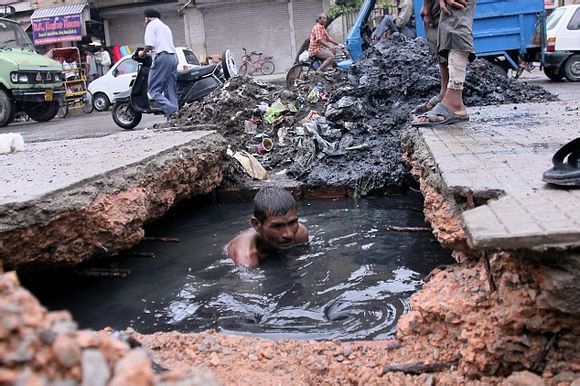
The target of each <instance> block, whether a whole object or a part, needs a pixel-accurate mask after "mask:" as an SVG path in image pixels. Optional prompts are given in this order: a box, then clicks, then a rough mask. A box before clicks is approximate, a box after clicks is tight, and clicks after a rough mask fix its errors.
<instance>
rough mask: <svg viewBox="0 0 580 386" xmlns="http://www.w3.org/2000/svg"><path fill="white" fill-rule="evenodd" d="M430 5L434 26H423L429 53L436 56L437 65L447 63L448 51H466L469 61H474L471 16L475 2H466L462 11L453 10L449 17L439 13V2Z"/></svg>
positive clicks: (435, 1)
mask: <svg viewBox="0 0 580 386" xmlns="http://www.w3.org/2000/svg"><path fill="white" fill-rule="evenodd" d="M426 1H427V0H426ZM431 3H432V6H433V8H432V9H433V20H434V22H435V26H434V27H431V26H428V25H427V24H425V34H426V35H427V40H428V42H429V52H431V53H432V54H433V55H436V56H437V60H438V62H439V63H447V55H449V50H459V51H467V52H469V60H470V61H472V60H473V59H475V48H474V46H473V14H474V13H475V3H476V0H468V2H467V7H465V8H464V9H461V10H460V9H453V10H452V14H451V15H450V16H447V15H446V14H445V13H444V12H441V9H440V8H439V0H431Z"/></svg>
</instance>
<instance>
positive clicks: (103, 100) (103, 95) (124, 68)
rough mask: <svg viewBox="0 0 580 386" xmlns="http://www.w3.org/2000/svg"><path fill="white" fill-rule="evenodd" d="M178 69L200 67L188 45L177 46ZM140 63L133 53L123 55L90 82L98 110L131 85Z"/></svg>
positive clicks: (108, 105) (94, 102)
mask: <svg viewBox="0 0 580 386" xmlns="http://www.w3.org/2000/svg"><path fill="white" fill-rule="evenodd" d="M175 49H176V54H177V71H178V72H182V71H187V70H190V69H192V68H196V67H199V66H200V64H199V59H198V58H197V56H196V55H195V53H194V52H193V51H192V50H191V49H190V48H187V47H176V48H175ZM138 66H139V63H137V62H136V61H135V60H133V59H132V58H131V55H127V56H124V57H122V58H121V59H120V60H119V61H118V62H117V63H115V64H114V65H113V66H112V67H111V69H110V70H109V71H108V72H107V73H106V74H105V75H103V76H101V77H100V78H98V79H96V80H94V81H92V82H91V84H89V91H90V92H91V94H92V95H93V105H94V106H95V110H97V111H105V110H107V109H109V107H110V106H111V103H112V102H113V100H114V98H115V95H117V94H118V93H120V92H122V91H126V90H128V89H129V88H130V87H131V82H132V81H133V79H135V77H136V76H137V70H138Z"/></svg>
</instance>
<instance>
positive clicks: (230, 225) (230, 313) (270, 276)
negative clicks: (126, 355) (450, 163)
mask: <svg viewBox="0 0 580 386" xmlns="http://www.w3.org/2000/svg"><path fill="white" fill-rule="evenodd" d="M421 205H422V203H421V200H420V198H419V197H417V196H395V197H387V198H365V199H360V200H354V199H336V200H310V201H301V202H300V203H299V206H300V208H299V215H300V221H301V222H303V223H304V224H305V225H306V226H307V227H308V229H309V231H310V245H309V246H307V247H299V248H295V249H294V250H292V251H290V252H289V253H288V254H286V255H283V256H282V255H281V256H278V257H276V258H272V259H270V260H268V261H266V262H265V263H264V264H263V265H262V266H261V267H260V268H258V269H252V270H247V269H241V268H238V267H236V266H234V264H233V263H232V262H231V261H230V260H229V259H228V258H227V257H226V256H224V255H223V252H222V248H223V246H224V245H225V244H226V243H227V242H228V241H229V240H230V239H231V238H232V237H233V236H235V235H236V234H237V233H239V232H240V231H242V230H244V229H246V228H247V226H248V224H249V219H250V217H251V210H252V205H251V203H242V204H224V205H200V206H195V205H188V206H183V207H181V208H180V209H179V210H178V211H175V212H174V213H173V214H172V215H170V216H168V217H166V218H164V219H162V220H161V221H158V222H157V223H155V224H153V225H152V226H150V227H148V228H147V230H146V233H147V234H148V235H155V236H165V237H177V238H180V239H181V240H182V242H181V243H180V244H174V243H164V242H159V241H146V242H142V243H141V244H140V245H139V246H137V247H136V248H134V249H133V252H135V251H141V252H154V253H155V258H146V257H125V258H122V259H118V260H115V261H112V262H107V264H108V265H109V266H113V267H117V268H127V269H129V270H130V271H131V274H130V275H129V276H127V277H125V278H86V277H78V276H71V275H64V274H56V273H52V274H49V275H46V274H45V275H44V277H43V279H40V278H39V277H38V276H37V277H35V278H31V277H25V278H24V279H23V284H24V285H25V286H27V287H28V288H29V289H31V290H32V291H33V293H35V295H37V296H38V297H39V299H40V301H41V302H42V303H43V304H44V305H45V306H47V307H48V308H49V309H51V310H57V309H63V308H66V309H69V310H70V311H71V312H72V314H73V316H74V318H75V319H76V320H77V321H78V322H79V325H80V327H82V328H93V329H101V328H103V327H106V326H111V327H113V328H115V329H125V328H127V327H133V328H135V329H136V330H138V331H140V332H144V333H150V332H155V331H170V330H177V331H182V332H199V331H203V330H206V329H210V328H215V329H218V330H221V331H224V332H230V333H236V334H252V335H260V336H264V337H269V338H299V339H302V338H304V339H334V338H337V339H342V340H347V339H380V338H386V337H389V336H391V335H393V334H394V332H395V324H396V321H397V319H398V317H399V316H400V315H401V314H402V313H403V312H405V311H406V310H408V308H409V297H410V295H411V294H413V293H414V292H415V291H417V289H418V288H419V287H420V286H421V284H422V279H423V278H424V277H425V275H426V274H428V273H429V272H430V271H431V269H433V268H434V267H436V266H437V265H440V264H447V263H450V262H451V261H452V260H451V258H450V257H449V253H448V252H447V251H445V250H443V249H442V248H441V247H440V245H439V244H438V242H437V241H436V240H435V239H434V238H433V236H432V235H431V234H430V233H427V232H412V233H411V232H407V233H401V232H390V231H388V230H387V226H388V225H396V226H407V227H417V226H422V227H424V226H425V224H424V222H423V215H422V213H421V211H420V209H419V208H420V207H421ZM47 276H48V278H47Z"/></svg>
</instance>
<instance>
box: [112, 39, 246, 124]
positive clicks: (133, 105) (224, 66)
mask: <svg viewBox="0 0 580 386" xmlns="http://www.w3.org/2000/svg"><path fill="white" fill-rule="evenodd" d="M139 51H140V50H139V49H138V50H136V51H135V53H134V54H133V60H135V61H136V62H138V63H139V68H138V71H137V77H136V78H135V80H133V81H132V83H131V88H130V89H129V90H126V91H123V92H120V93H119V94H117V96H116V97H115V100H114V101H113V111H112V115H113V121H115V123H116V124H117V126H119V127H121V128H123V129H125V130H132V129H133V128H135V127H136V126H137V125H138V124H139V122H141V118H142V116H143V114H163V110H161V108H160V107H159V105H158V104H157V102H156V101H155V100H152V99H149V96H148V95H147V80H148V77H149V70H150V69H151V64H152V63H153V60H152V59H151V57H150V56H145V57H143V58H140V57H139V55H138V52H139ZM237 74H238V70H237V68H236V63H235V61H234V58H233V55H232V53H231V51H230V50H226V51H224V52H223V53H222V59H221V61H220V62H219V63H213V64H209V65H207V66H200V67H195V68H192V69H189V70H187V71H183V72H178V73H177V87H176V88H177V101H178V104H179V108H181V107H183V106H184V105H185V104H186V103H191V102H194V101H197V100H200V99H201V98H203V97H204V96H206V95H207V94H209V93H210V92H212V91H213V90H214V89H216V88H218V87H220V86H221V85H222V84H224V83H225V81H226V80H228V79H230V78H231V77H234V76H236V75H237Z"/></svg>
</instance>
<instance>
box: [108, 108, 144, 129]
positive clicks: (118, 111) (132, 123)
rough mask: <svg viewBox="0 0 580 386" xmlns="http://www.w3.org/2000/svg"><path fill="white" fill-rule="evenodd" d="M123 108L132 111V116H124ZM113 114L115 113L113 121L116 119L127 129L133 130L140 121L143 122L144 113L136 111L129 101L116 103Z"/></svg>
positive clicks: (118, 123)
mask: <svg viewBox="0 0 580 386" xmlns="http://www.w3.org/2000/svg"><path fill="white" fill-rule="evenodd" d="M123 109H127V110H130V111H132V113H133V114H132V117H130V118H128V119H127V118H124V117H123V116H122V114H123ZM111 114H112V115H113V121H115V124H116V125H117V126H119V127H120V128H122V129H125V130H133V129H134V128H135V127H136V126H137V125H138V124H139V122H141V118H142V117H143V114H141V113H140V112H138V111H135V110H134V109H133V107H131V105H130V104H129V102H121V103H115V104H114V105H113V111H112V112H111Z"/></svg>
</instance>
